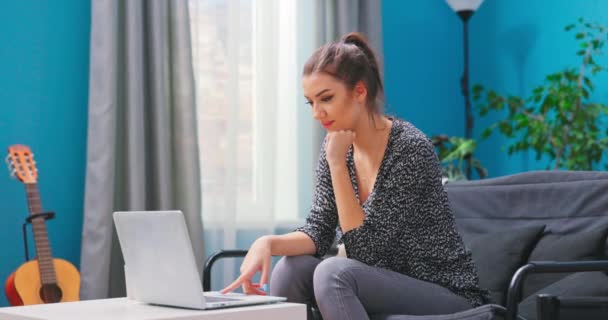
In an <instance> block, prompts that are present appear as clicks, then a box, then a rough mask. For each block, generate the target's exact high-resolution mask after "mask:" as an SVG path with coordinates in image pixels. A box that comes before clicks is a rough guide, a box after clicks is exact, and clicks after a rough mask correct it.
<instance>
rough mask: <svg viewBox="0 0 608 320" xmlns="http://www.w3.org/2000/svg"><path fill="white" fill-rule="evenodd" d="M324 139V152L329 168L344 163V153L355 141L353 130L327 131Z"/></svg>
mask: <svg viewBox="0 0 608 320" xmlns="http://www.w3.org/2000/svg"><path fill="white" fill-rule="evenodd" d="M325 139H326V143H325V154H326V159H327V163H328V164H329V166H330V168H331V167H333V166H335V165H346V154H347V153H348V148H350V146H351V145H352V144H353V141H355V132H354V131H350V130H340V131H335V132H328V133H327V135H326V136H325Z"/></svg>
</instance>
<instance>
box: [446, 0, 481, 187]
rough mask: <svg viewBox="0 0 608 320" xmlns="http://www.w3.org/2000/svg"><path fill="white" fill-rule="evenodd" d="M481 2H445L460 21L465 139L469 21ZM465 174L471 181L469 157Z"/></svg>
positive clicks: (468, 128) (469, 123)
mask: <svg viewBox="0 0 608 320" xmlns="http://www.w3.org/2000/svg"><path fill="white" fill-rule="evenodd" d="M482 2H483V0H447V3H448V5H449V6H450V7H451V8H452V10H454V11H455V12H456V14H458V16H459V17H460V20H462V27H463V29H462V31H463V42H462V45H463V51H464V70H463V72H462V78H460V88H461V92H462V96H463V97H464V121H465V124H464V127H465V134H464V137H465V138H466V139H471V138H472V137H473V111H472V108H471V97H470V93H469V23H468V22H469V19H470V18H471V17H472V16H473V13H475V10H477V8H479V6H480V5H481V3H482ZM465 161H466V168H465V174H466V176H467V179H471V155H469V156H467V157H466V158H465Z"/></svg>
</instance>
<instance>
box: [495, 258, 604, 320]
mask: <svg viewBox="0 0 608 320" xmlns="http://www.w3.org/2000/svg"><path fill="white" fill-rule="evenodd" d="M587 271H608V260H593V261H564V262H556V261H531V262H529V263H528V264H526V265H524V266H522V267H520V268H519V269H517V271H516V272H515V274H513V277H512V278H511V283H510V284H509V290H508V291H507V306H506V307H507V315H506V317H505V320H515V316H516V315H517V307H518V306H517V304H518V303H519V301H520V300H521V288H522V285H523V283H524V281H525V280H526V277H527V276H528V274H531V273H561V272H587Z"/></svg>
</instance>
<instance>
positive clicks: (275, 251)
mask: <svg viewBox="0 0 608 320" xmlns="http://www.w3.org/2000/svg"><path fill="white" fill-rule="evenodd" d="M260 239H263V240H262V241H268V244H269V246H270V252H271V254H272V255H273V256H301V255H313V254H315V252H316V251H317V248H316V247H315V243H314V242H313V241H312V239H311V238H310V237H309V236H308V235H307V234H305V233H303V232H299V231H294V232H290V233H287V234H283V235H268V236H263V237H262V238H260Z"/></svg>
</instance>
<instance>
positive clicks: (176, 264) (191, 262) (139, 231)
mask: <svg viewBox="0 0 608 320" xmlns="http://www.w3.org/2000/svg"><path fill="white" fill-rule="evenodd" d="M114 223H115V225H116V231H117V234H118V240H119V242H120V248H121V249H122V254H123V257H124V260H125V271H126V273H127V276H126V281H127V291H129V292H128V295H129V296H130V297H132V298H133V299H135V300H137V301H141V302H145V303H149V304H156V305H164V306H174V307H182V308H191V309H218V308H228V307H236V306H246V305H256V304H266V303H275V302H280V301H285V300H286V298H283V297H272V296H259V295H245V294H238V293H230V294H221V293H220V292H203V286H202V281H201V278H200V275H199V273H198V271H197V267H196V261H195V258H194V253H193V250H192V243H191V242H190V237H189V235H188V229H187V228H186V222H185V219H184V215H183V214H182V212H181V211H128V212H114ZM201 263H202V261H201Z"/></svg>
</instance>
